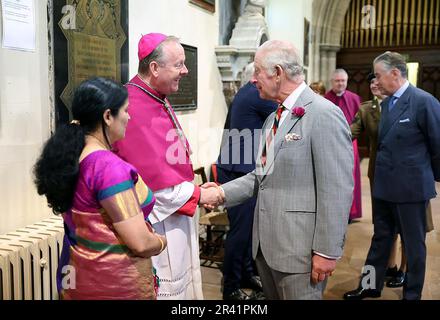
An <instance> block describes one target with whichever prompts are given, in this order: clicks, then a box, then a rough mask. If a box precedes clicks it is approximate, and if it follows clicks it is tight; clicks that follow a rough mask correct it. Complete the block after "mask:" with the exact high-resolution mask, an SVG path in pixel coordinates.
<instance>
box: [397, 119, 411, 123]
mask: <svg viewBox="0 0 440 320" xmlns="http://www.w3.org/2000/svg"><path fill="white" fill-rule="evenodd" d="M409 121H410V120H409V118H406V119H402V120H400V121H399V123H405V122H409Z"/></svg>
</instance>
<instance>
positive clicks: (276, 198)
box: [220, 40, 354, 299]
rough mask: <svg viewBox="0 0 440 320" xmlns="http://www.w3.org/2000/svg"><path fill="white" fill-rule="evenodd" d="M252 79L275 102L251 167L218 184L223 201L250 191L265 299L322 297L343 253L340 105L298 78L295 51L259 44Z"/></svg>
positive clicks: (347, 175) (348, 151)
mask: <svg viewBox="0 0 440 320" xmlns="http://www.w3.org/2000/svg"><path fill="white" fill-rule="evenodd" d="M254 62H255V73H254V77H253V79H252V81H253V82H254V83H255V84H256V86H257V88H258V91H259V93H260V97H261V98H263V99H268V100H273V101H276V102H277V103H278V104H280V106H279V107H278V109H277V112H275V113H273V114H271V115H270V116H269V117H268V118H267V120H266V122H265V124H264V126H263V129H264V131H263V134H262V138H261V142H260V149H259V152H258V156H257V159H256V166H257V167H256V169H255V170H254V171H252V172H251V173H249V174H247V175H245V176H243V177H241V178H238V179H236V180H233V181H231V182H228V183H226V184H224V185H222V186H221V188H220V190H223V192H224V194H223V195H224V197H225V199H226V203H225V205H226V206H227V207H232V206H236V205H238V204H240V203H242V202H244V201H246V200H247V199H249V198H251V197H252V196H254V195H256V196H257V205H256V208H255V215H254V225H253V241H252V245H253V247H252V252H253V257H254V259H256V264H257V268H258V272H259V274H260V276H261V280H262V283H263V290H264V294H265V296H266V297H267V298H268V299H321V298H322V293H323V291H324V288H325V285H326V280H327V277H328V276H330V275H331V274H332V272H333V271H334V269H335V267H336V261H337V259H338V258H340V257H341V256H342V250H343V245H344V238H345V231H346V227H347V221H348V215H349V211H350V206H351V202H352V192H353V161H354V160H353V150H352V143H351V136H350V128H349V126H348V124H347V121H346V120H345V118H344V115H343V113H342V111H341V110H340V109H339V108H338V107H336V106H335V105H334V104H333V103H331V102H330V101H328V100H326V99H324V98H323V97H321V96H319V95H317V94H316V93H314V92H313V91H312V90H311V89H310V88H309V87H308V86H307V85H306V84H305V82H304V73H303V67H302V65H301V62H300V58H299V55H298V51H297V50H296V48H295V47H294V46H293V45H292V44H291V43H289V42H285V41H277V40H272V41H268V42H265V43H264V44H263V45H262V46H261V47H260V48H259V49H258V50H257V53H256V55H255V61H254Z"/></svg>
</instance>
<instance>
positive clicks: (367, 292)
mask: <svg viewBox="0 0 440 320" xmlns="http://www.w3.org/2000/svg"><path fill="white" fill-rule="evenodd" d="M380 295H381V292H380V291H379V290H376V289H364V288H362V287H359V288H357V289H356V290H353V291H348V292H346V293H345V294H344V300H362V299H364V298H379V297H380Z"/></svg>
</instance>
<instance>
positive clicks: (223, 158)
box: [217, 63, 277, 300]
mask: <svg viewBox="0 0 440 320" xmlns="http://www.w3.org/2000/svg"><path fill="white" fill-rule="evenodd" d="M253 70H254V68H253V63H252V64H251V65H249V66H248V67H247V68H246V71H245V75H246V74H248V75H249V76H248V78H249V79H250V77H251V76H252V74H253ZM245 77H246V76H245ZM276 108H277V104H276V103H275V102H273V101H269V100H264V99H261V98H260V96H259V93H258V90H257V88H256V87H255V85H254V84H252V83H251V82H248V81H247V82H245V85H244V86H243V87H241V89H240V90H239V91H238V92H237V94H236V96H235V98H234V100H233V101H232V105H231V109H230V111H229V117H230V122H229V126H225V127H228V129H229V131H228V132H229V134H228V135H227V136H226V137H227V140H226V142H225V143H224V144H223V146H222V149H221V152H220V156H219V158H218V161H217V174H218V182H219V183H226V182H229V181H231V180H234V179H236V178H239V177H241V176H244V175H246V174H247V173H249V172H251V171H253V170H254V169H255V156H256V152H257V150H256V149H257V147H258V142H259V140H260V131H261V128H262V126H263V123H264V121H265V120H266V118H267V117H268V116H269V115H270V114H271V113H272V112H274V111H275V110H276ZM255 204H256V197H253V198H251V199H249V200H247V201H246V202H244V203H243V204H240V205H238V206H235V207H231V208H228V218H229V232H228V234H227V237H226V245H225V255H224V263H223V278H224V288H223V299H225V300H244V299H247V296H246V295H245V294H244V293H243V292H242V291H241V290H240V287H250V288H251V289H254V290H256V291H258V290H260V291H261V290H262V288H261V282H260V281H259V280H258V278H256V276H255V275H256V272H255V268H254V262H253V259H252V225H253V220H254V210H255Z"/></svg>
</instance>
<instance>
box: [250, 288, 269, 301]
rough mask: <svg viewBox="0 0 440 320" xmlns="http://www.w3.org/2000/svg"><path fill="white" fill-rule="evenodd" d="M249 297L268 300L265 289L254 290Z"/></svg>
mask: <svg viewBox="0 0 440 320" xmlns="http://www.w3.org/2000/svg"><path fill="white" fill-rule="evenodd" d="M249 299H250V300H266V296H265V295H264V293H263V291H255V290H252V293H251V295H250V296H249Z"/></svg>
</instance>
